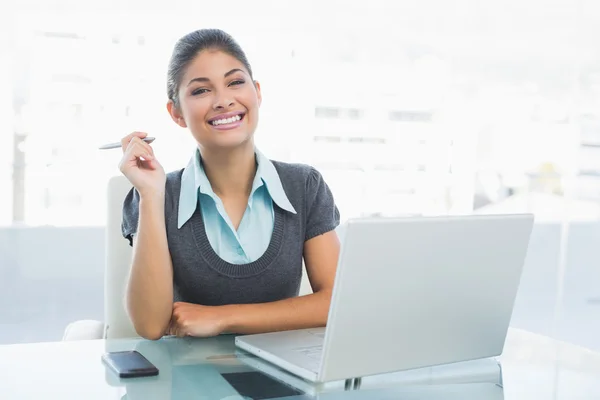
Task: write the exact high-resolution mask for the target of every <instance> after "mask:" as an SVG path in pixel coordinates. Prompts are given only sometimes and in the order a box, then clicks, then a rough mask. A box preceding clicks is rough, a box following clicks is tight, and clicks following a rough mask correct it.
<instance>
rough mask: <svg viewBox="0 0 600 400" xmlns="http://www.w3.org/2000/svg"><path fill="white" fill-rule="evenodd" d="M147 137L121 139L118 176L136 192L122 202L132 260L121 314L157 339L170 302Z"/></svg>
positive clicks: (161, 199)
mask: <svg viewBox="0 0 600 400" xmlns="http://www.w3.org/2000/svg"><path fill="white" fill-rule="evenodd" d="M144 137H146V133H143V132H133V133H131V134H130V135H127V136H126V137H125V138H123V139H122V140H121V145H122V148H123V158H122V159H121V162H120V164H119V169H120V170H121V172H122V173H123V174H124V175H125V176H126V177H127V179H129V181H130V182H131V183H132V184H133V186H134V188H135V189H136V190H132V191H131V192H129V195H128V196H127V198H126V199H125V206H124V210H123V222H124V224H123V225H124V226H126V228H125V229H124V232H125V233H126V234H127V236H128V237H133V238H132V243H131V244H132V246H133V260H132V265H131V271H130V275H129V280H128V284H127V291H126V301H125V303H126V309H127V313H128V314H129V317H130V319H131V321H132V323H133V326H134V328H135V330H136V332H137V333H138V334H139V335H140V336H142V337H144V338H146V339H159V338H160V337H162V335H163V333H164V332H165V331H166V329H167V325H168V323H169V320H170V318H171V312H172V303H173V293H172V292H173V286H172V285H173V266H172V263H171V256H170V254H169V248H168V244H167V233H166V223H165V184H166V176H165V172H164V170H163V168H162V166H161V165H160V163H159V162H158V161H157V160H156V158H155V157H154V151H153V150H152V147H151V146H150V145H149V144H148V143H145V142H143V141H142V138H144Z"/></svg>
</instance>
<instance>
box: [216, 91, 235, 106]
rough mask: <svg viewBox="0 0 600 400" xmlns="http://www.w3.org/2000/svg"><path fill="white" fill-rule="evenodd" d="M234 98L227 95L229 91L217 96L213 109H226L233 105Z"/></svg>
mask: <svg viewBox="0 0 600 400" xmlns="http://www.w3.org/2000/svg"><path fill="white" fill-rule="evenodd" d="M233 104H234V102H233V100H232V99H231V98H230V97H229V96H228V95H227V93H224V94H221V95H217V96H215V102H214V103H213V109H215V110H224V109H228V108H231V107H232V106H233Z"/></svg>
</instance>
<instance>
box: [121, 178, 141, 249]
mask: <svg viewBox="0 0 600 400" xmlns="http://www.w3.org/2000/svg"><path fill="white" fill-rule="evenodd" d="M139 216H140V195H139V193H138V191H137V190H135V189H134V188H132V189H131V190H130V191H129V193H127V196H125V200H124V201H123V220H122V222H121V233H122V234H123V237H124V238H125V239H127V240H129V245H130V246H132V245H133V235H135V234H136V233H137V228H138V220H139Z"/></svg>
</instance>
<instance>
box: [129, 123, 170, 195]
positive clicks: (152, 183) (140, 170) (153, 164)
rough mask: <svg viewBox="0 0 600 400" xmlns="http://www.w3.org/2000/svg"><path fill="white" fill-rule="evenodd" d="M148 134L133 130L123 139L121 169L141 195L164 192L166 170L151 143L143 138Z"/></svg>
mask: <svg viewBox="0 0 600 400" xmlns="http://www.w3.org/2000/svg"><path fill="white" fill-rule="evenodd" d="M146 136H148V134H147V133H145V132H133V133H131V134H129V135H127V136H125V137H124V138H123V139H121V148H122V149H123V158H121V162H120V163H119V169H120V170H121V172H122V173H123V175H125V176H126V177H127V179H129V182H131V184H132V185H133V187H135V188H136V189H137V191H138V192H139V193H140V196H142V197H145V196H154V195H160V194H164V191H165V181H166V175H165V171H164V169H163V167H162V165H160V163H159V162H158V160H156V158H155V157H154V150H153V149H152V146H150V144H148V143H146V142H144V141H143V140H142V139H143V138H145V137H146Z"/></svg>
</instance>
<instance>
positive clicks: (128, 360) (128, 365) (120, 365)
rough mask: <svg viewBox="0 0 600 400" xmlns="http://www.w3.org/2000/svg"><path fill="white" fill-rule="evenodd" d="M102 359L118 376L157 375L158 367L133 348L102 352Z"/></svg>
mask: <svg viewBox="0 0 600 400" xmlns="http://www.w3.org/2000/svg"><path fill="white" fill-rule="evenodd" d="M102 361H103V362H104V363H105V364H106V365H107V366H108V367H109V368H110V369H111V370H112V371H113V372H114V373H115V374H117V375H118V376H119V378H137V377H142V376H156V375H158V368H156V366H155V365H154V364H152V363H151V362H150V361H148V359H147V358H146V357H144V356H143V355H141V354H140V353H138V352H137V351H135V350H129V351H115V352H110V353H104V354H103V355H102Z"/></svg>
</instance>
